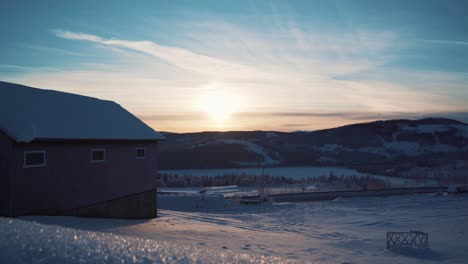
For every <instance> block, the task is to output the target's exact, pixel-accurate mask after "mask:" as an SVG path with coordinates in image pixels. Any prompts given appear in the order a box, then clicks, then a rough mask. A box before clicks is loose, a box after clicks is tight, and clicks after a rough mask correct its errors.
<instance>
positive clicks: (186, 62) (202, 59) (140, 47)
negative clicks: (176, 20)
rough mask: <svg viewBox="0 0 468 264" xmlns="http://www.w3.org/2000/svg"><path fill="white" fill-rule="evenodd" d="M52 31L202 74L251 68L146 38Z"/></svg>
mask: <svg viewBox="0 0 468 264" xmlns="http://www.w3.org/2000/svg"><path fill="white" fill-rule="evenodd" d="M53 32H54V33H55V35H56V36H57V37H60V38H64V39H70V40H82V41H89V42H93V43H99V44H103V45H108V46H111V47H118V48H125V49H129V50H133V51H138V52H143V53H146V54H148V55H151V56H154V57H157V58H160V59H162V60H165V61H167V62H169V63H172V64H174V65H176V66H178V67H181V68H183V69H188V70H191V71H195V72H201V73H204V74H210V75H216V74H217V73H219V72H221V73H231V74H246V73H248V72H251V71H252V69H248V67H246V66H243V65H239V64H234V63H229V62H226V61H223V60H220V59H216V58H213V57H210V56H206V55H203V54H198V53H195V52H192V51H190V50H187V49H183V48H178V47H172V46H164V45H160V44H158V43H156V42H153V41H148V40H144V41H128V40H121V39H106V38H102V37H100V36H96V35H91V34H86V33H77V32H71V31H64V30H54V31H53Z"/></svg>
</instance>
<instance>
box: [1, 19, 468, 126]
mask: <svg viewBox="0 0 468 264" xmlns="http://www.w3.org/2000/svg"><path fill="white" fill-rule="evenodd" d="M188 28H190V30H187V31H186V32H184V31H181V34H182V35H183V37H181V39H179V40H178V41H177V43H178V46H169V45H162V44H161V43H159V42H158V40H157V39H151V40H139V41H134V40H128V39H116V38H106V37H103V36H98V35H94V34H88V33H80V32H73V31H67V30H54V31H53V34H54V35H55V36H56V37H59V38H62V39H67V40H70V41H81V42H83V43H84V44H85V45H83V47H82V50H83V53H84V54H86V51H87V49H89V50H88V51H94V52H90V54H99V53H100V52H107V53H106V56H109V57H112V56H113V58H114V60H113V61H111V62H106V61H100V60H99V61H98V60H92V56H88V55H87V56H86V58H88V57H89V58H90V60H89V61H88V62H87V63H86V64H81V65H80V67H78V68H74V69H59V70H47V69H37V70H31V69H29V68H28V69H22V68H15V69H14V70H16V71H24V73H23V74H21V75H15V76H9V77H8V78H7V81H13V82H19V83H23V84H28V85H32V86H39V87H44V88H52V89H57V90H62V91H68V92H75V93H80V94H85V95H89V96H94V97H98V98H105V99H110V100H115V101H117V102H119V103H120V104H122V105H123V106H124V107H126V108H127V109H129V110H130V111H132V112H133V113H135V114H136V115H138V116H139V117H140V118H142V119H143V120H145V121H147V122H148V123H150V124H152V125H153V126H154V127H155V128H158V129H163V130H167V131H194V130H200V129H204V130H210V129H220V128H219V127H215V126H214V125H213V124H212V122H211V120H210V119H209V116H207V114H206V113H200V112H197V111H199V109H198V108H197V101H199V99H201V98H202V97H203V96H204V95H206V94H207V93H209V92H213V91H215V90H220V91H224V92H226V93H228V94H235V95H236V96H238V97H239V102H240V107H239V110H238V112H237V113H236V114H234V115H233V116H232V118H231V121H232V122H231V123H230V124H227V125H226V126H225V127H223V128H222V130H224V129H237V130H239V129H258V128H259V126H261V128H262V129H271V130H278V129H279V130H281V128H279V127H281V126H284V127H285V128H284V129H285V130H287V129H288V128H287V127H288V126H286V125H283V124H298V125H300V124H303V125H304V126H302V127H301V128H303V129H318V128H323V127H333V126H336V125H343V124H349V123H352V122H356V120H358V121H360V120H363V121H367V120H372V119H386V118H387V117H388V118H391V117H400V116H401V117H404V116H412V114H411V113H428V112H437V113H442V112H447V111H464V107H465V106H464V105H465V101H466V100H463V96H459V94H458V96H456V95H457V94H455V95H454V94H449V93H448V92H447V87H448V85H449V84H450V85H463V84H464V83H466V81H465V79H463V78H461V79H460V78H459V77H457V76H455V77H454V75H452V74H445V73H438V72H430V73H427V72H420V73H415V72H405V73H401V72H398V71H395V72H394V73H391V74H390V75H388V73H389V71H388V70H387V71H385V72H382V71H378V70H377V69H378V67H379V66H380V65H382V64H385V63H386V62H387V61H388V60H389V58H391V54H389V52H388V49H390V48H391V47H392V46H393V45H394V44H395V42H398V36H397V35H396V34H395V33H393V32H380V33H379V32H371V31H353V32H351V33H347V34H333V33H317V32H310V31H306V30H304V29H301V28H299V27H297V26H296V25H295V24H294V23H291V24H288V23H286V26H285V27H280V28H275V29H274V30H272V31H271V32H260V31H255V30H252V29H247V28H244V27H240V26H238V25H234V24H229V23H226V22H219V21H211V22H203V23H191V24H190V27H188ZM86 43H88V44H93V45H86ZM93 49H96V50H98V51H99V52H95V50H93ZM57 52H60V51H57ZM0 67H2V66H1V65H0ZM4 67H7V66H4ZM12 69H13V68H12ZM373 70H374V71H373ZM365 73H368V74H367V75H366V74H365ZM358 74H360V77H359V78H357V77H356V76H357V75H358ZM343 75H345V76H351V77H350V78H341V79H340V78H337V76H343ZM406 79H407V80H414V82H413V83H411V82H409V81H407V80H406ZM401 80H404V82H402V81H401ZM408 83H410V85H408ZM415 83H417V84H415ZM415 87H416V88H417V89H416V88H415ZM427 89H431V92H430V93H428V92H427ZM454 90H456V91H458V93H460V92H459V91H460V89H458V88H457V89H454ZM400 113H401V115H400ZM414 115H415V116H416V115H417V114H414ZM305 124H310V125H305ZM298 127H299V126H298Z"/></svg>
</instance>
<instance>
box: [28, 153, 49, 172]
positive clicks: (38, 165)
mask: <svg viewBox="0 0 468 264" xmlns="http://www.w3.org/2000/svg"><path fill="white" fill-rule="evenodd" d="M31 153H42V154H44V163H42V164H34V165H27V164H26V155H27V154H31ZM46 165H47V162H46V151H45V150H32V151H24V153H23V168H35V167H45V166H46Z"/></svg>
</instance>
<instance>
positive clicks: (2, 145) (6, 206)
mask: <svg viewBox="0 0 468 264" xmlns="http://www.w3.org/2000/svg"><path fill="white" fill-rule="evenodd" d="M12 153H13V141H12V140H11V139H10V138H9V137H8V136H7V135H5V134H4V133H3V132H2V131H0V216H1V215H8V216H9V215H10V213H11V212H10V178H11V173H12V171H11V170H10V168H11V167H10V166H9V164H10V163H11V161H12Z"/></svg>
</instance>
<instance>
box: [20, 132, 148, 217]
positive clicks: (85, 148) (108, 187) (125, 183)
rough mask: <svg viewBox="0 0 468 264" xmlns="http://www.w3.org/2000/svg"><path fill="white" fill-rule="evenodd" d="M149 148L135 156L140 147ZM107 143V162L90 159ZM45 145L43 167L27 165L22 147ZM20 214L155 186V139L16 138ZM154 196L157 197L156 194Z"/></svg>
mask: <svg viewBox="0 0 468 264" xmlns="http://www.w3.org/2000/svg"><path fill="white" fill-rule="evenodd" d="M139 147H144V148H145V149H146V158H145V159H136V148H139ZM91 149H105V150H106V160H105V162H91ZM32 150H45V151H46V163H47V165H46V166H45V167H35V168H23V155H24V154H23V152H24V151H32ZM14 153H15V158H16V162H15V164H14V165H15V181H14V190H15V191H14V208H15V214H16V215H22V214H31V213H41V212H51V213H59V212H61V211H67V210H70V209H77V208H82V207H87V206H90V205H93V204H97V203H100V202H103V201H108V200H112V199H116V198H119V197H124V196H128V195H131V194H137V193H142V192H145V191H149V190H152V189H155V181H156V174H157V143H156V142H101V141H99V142H97V141H96V142H92V141H88V142H59V141H48V142H45V141H42V142H33V143H28V144H18V143H17V144H15V146H14ZM154 199H156V198H154Z"/></svg>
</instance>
